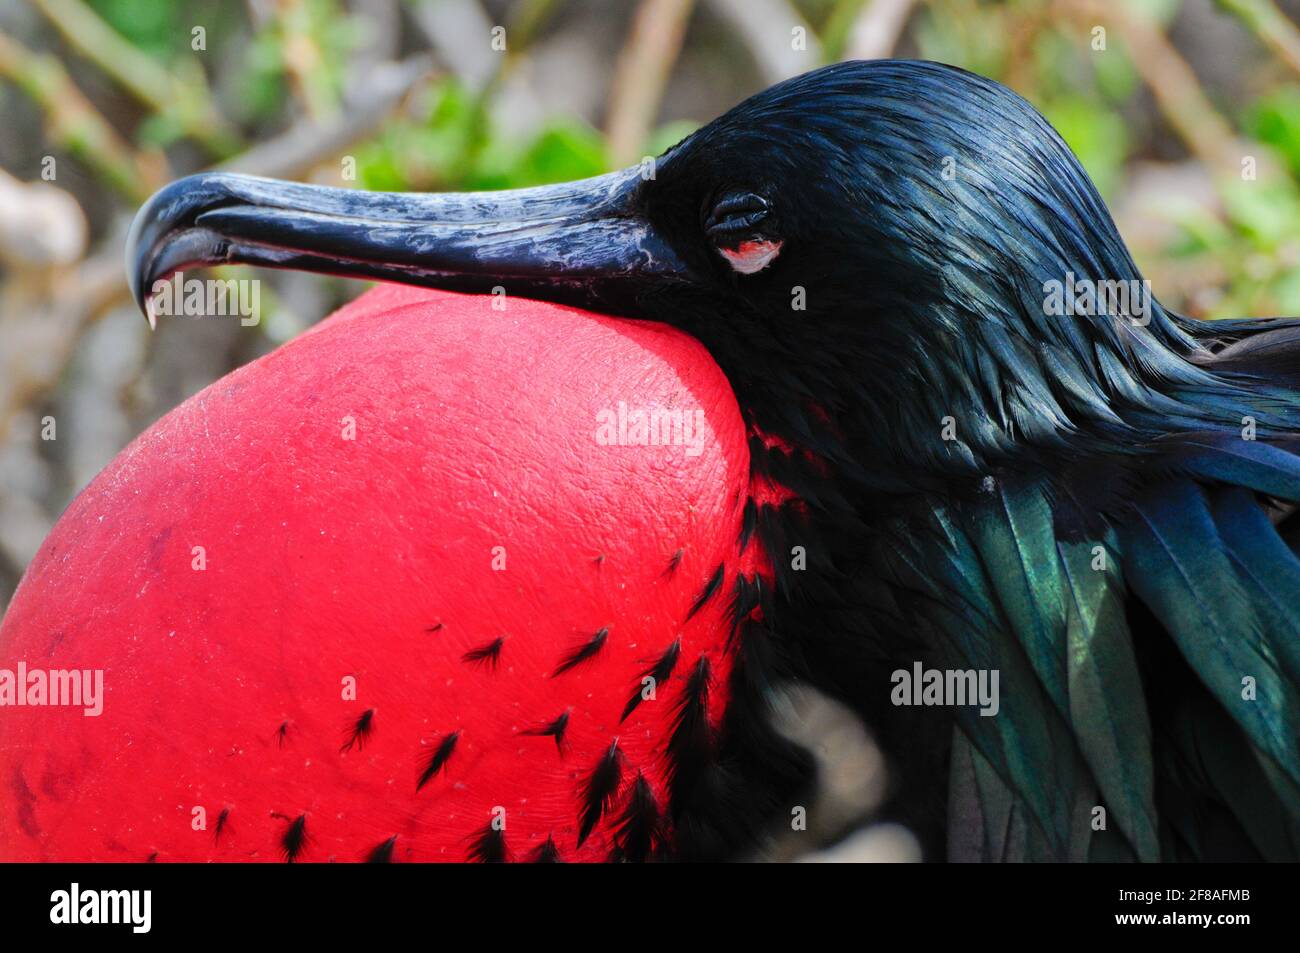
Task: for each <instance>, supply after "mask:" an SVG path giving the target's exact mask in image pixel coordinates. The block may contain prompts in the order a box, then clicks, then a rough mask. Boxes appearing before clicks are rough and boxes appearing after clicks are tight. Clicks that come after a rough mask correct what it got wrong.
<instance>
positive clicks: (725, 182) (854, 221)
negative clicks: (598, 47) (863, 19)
mask: <svg viewBox="0 0 1300 953" xmlns="http://www.w3.org/2000/svg"><path fill="white" fill-rule="evenodd" d="M218 263H220V264H225V263H246V264H253V265H264V266H270V267H275V268H292V269H302V270H307V271H316V272H327V273H332V274H336V275H346V276H353V277H358V278H368V279H380V280H383V281H390V282H400V283H407V284H415V285H422V286H428V287H433V288H441V289H450V290H455V291H470V292H487V291H489V290H491V289H492V288H495V287H498V286H502V287H504V288H505V289H506V290H507V291H508V293H510V294H511V295H518V296H523V297H529V298H536V299H540V300H546V301H553V302H561V303H564V304H572V305H577V306H580V307H582V308H584V309H587V310H590V311H594V312H599V313H603V314H607V315H614V316H618V317H623V318H629V319H638V320H644V321H652V322H662V323H664V324H668V325H671V326H673V327H675V328H679V329H682V330H684V331H686V332H687V333H688V334H690V335H692V336H693V337H695V338H696V339H698V341H699V342H701V343H702V344H703V345H704V346H705V347H706V348H707V349H708V352H709V353H710V354H711V355H712V357H713V359H714V360H715V361H716V362H717V364H718V366H719V367H720V368H721V369H722V371H723V372H724V373H725V375H726V378H727V380H728V381H729V382H730V384H731V387H732V388H733V390H734V393H735V396H736V399H737V401H738V403H739V407H740V411H741V413H742V415H743V418H744V421H745V423H746V426H747V428H748V431H749V434H750V466H751V480H750V485H751V487H752V488H753V492H752V495H751V497H750V499H749V500H748V502H747V503H746V504H745V508H744V521H743V529H742V538H741V542H742V544H743V545H744V546H746V547H750V548H754V547H757V548H759V549H760V550H761V552H762V554H764V555H765V557H766V559H767V560H768V561H769V562H770V565H771V569H772V583H771V584H766V583H764V581H763V579H762V577H758V576H756V577H752V578H746V577H740V578H738V579H737V580H736V582H735V585H734V591H732V592H731V593H730V598H731V600H732V602H733V607H734V615H735V618H736V619H737V629H738V631H737V633H736V635H735V639H736V641H737V643H738V644H739V645H741V646H743V647H744V649H743V650H744V651H745V652H746V653H747V656H746V664H745V673H744V676H743V677H742V678H739V679H737V680H735V681H734V683H733V687H732V690H733V695H732V699H731V705H732V707H733V709H734V710H733V711H732V712H730V713H729V714H728V723H729V725H730V728H729V730H728V731H727V732H726V733H725V737H724V740H723V746H724V747H723V750H722V753H721V756H720V757H719V758H718V759H717V760H716V763H712V764H711V765H709V766H707V768H704V767H701V768H700V771H697V772H690V771H683V772H681V773H679V775H678V776H677V778H676V782H675V783H676V784H677V788H676V789H675V790H674V791H673V801H674V804H673V815H674V817H675V818H676V819H677V821H678V824H677V826H678V836H677V837H676V838H675V839H674V841H673V843H674V846H675V849H676V851H677V852H678V854H679V855H680V856H727V855H728V854H734V852H735V851H737V850H739V849H741V846H742V845H743V844H744V843H745V842H746V839H747V837H749V836H750V835H752V833H753V830H754V829H755V828H756V827H757V826H758V824H759V820H760V815H762V814H763V812H764V811H765V810H770V809H771V805H773V804H776V803H780V802H781V797H782V795H783V792H788V791H790V790H793V789H795V788H797V787H798V786H799V785H800V784H802V783H804V782H805V781H806V780H807V776H808V771H809V764H808V760H807V758H806V757H805V756H804V755H803V754H802V753H801V752H800V751H799V750H798V749H796V748H794V747H793V746H792V745H791V744H790V743H789V742H787V741H785V740H784V739H783V738H782V737H781V736H780V735H779V734H777V733H776V732H774V731H772V730H770V729H769V728H768V727H765V726H764V725H761V724H759V723H757V717H756V716H755V717H754V718H749V717H747V716H748V715H749V714H751V712H750V711H749V710H748V709H746V707H745V706H746V704H747V701H746V699H747V697H748V695H747V693H754V692H758V691H760V690H761V689H762V687H764V686H766V685H768V684H769V683H770V682H771V681H773V680H777V679H781V678H795V679H803V680H806V681H808V682H810V683H811V684H813V685H816V686H817V687H819V688H820V689H822V690H824V691H826V692H829V693H831V694H832V695H834V696H836V697H838V698H840V699H843V700H844V701H845V702H846V703H847V704H848V705H849V706H851V707H852V708H853V709H854V710H855V711H856V712H858V713H859V714H860V715H861V717H862V718H863V719H864V720H865V722H866V724H867V725H868V726H869V727H870V729H871V730H872V731H873V732H874V733H875V735H876V737H877V738H878V739H879V740H880V743H881V745H882V747H883V749H884V751H885V753H886V755H887V756H888V758H889V762H890V764H891V766H892V768H893V775H894V778H895V782H896V783H895V784H894V786H893V789H892V793H891V800H890V805H889V807H888V809H887V811H886V814H887V815H888V816H892V817H896V818H898V819H901V820H902V821H904V822H905V823H906V824H908V825H909V826H910V827H911V828H912V829H913V830H914V831H916V832H917V834H918V836H919V837H920V839H921V841H922V842H923V844H924V845H925V847H926V850H927V855H928V856H930V857H933V858H941V857H944V856H948V857H955V858H993V859H1013V858H1017V859H1140V860H1158V859H1166V860H1171V859H1179V860H1182V859H1196V860H1202V859H1214V858H1266V859H1282V858H1294V857H1296V856H1297V855H1300V827H1298V826H1297V823H1298V821H1300V694H1298V693H1297V686H1300V637H1297V634H1296V633H1297V632H1298V631H1300V559H1298V558H1297V546H1298V545H1300V535H1298V534H1297V529H1300V517H1296V516H1295V515H1294V514H1295V508H1296V504H1297V502H1300V322H1298V321H1295V320H1283V319H1277V320H1223V321H1215V322H1200V321H1196V320H1191V319H1189V318H1186V317H1183V316H1181V315H1179V314H1176V313H1174V312H1173V311H1171V310H1169V309H1167V308H1165V307H1163V306H1162V305H1161V304H1160V303H1159V302H1158V301H1157V300H1156V299H1155V298H1153V297H1150V296H1148V295H1146V294H1145V291H1144V289H1145V287H1146V286H1145V285H1144V284H1143V281H1142V276H1141V274H1140V272H1139V270H1138V268H1137V266H1136V265H1135V264H1134V262H1133V259H1132V257H1131V256H1130V254H1129V252H1128V250H1127V249H1126V247H1125V245H1124V242H1123V240H1122V239H1121V237H1120V235H1119V233H1118V231H1117V229H1116V226H1115V224H1114V222H1113V220H1112V218H1111V216H1110V215H1109V213H1108V211H1107V208H1106V206H1105V204H1104V203H1103V201H1102V199H1101V197H1100V196H1099V194H1098V192H1097V190H1096V188H1095V187H1094V186H1093V184H1092V182H1091V181H1090V180H1089V178H1088V176H1087V174H1086V173H1085V172H1084V170H1083V168H1082V167H1081V165H1080V163H1079V162H1078V160H1077V159H1076V158H1075V156H1074V155H1073V154H1072V153H1071V151H1070V149H1069V148H1068V146H1067V145H1066V144H1065V142H1064V141H1063V140H1062V139H1061V137H1060V136H1059V135H1058V134H1057V133H1056V132H1055V131H1054V130H1053V128H1052V127H1051V126H1050V125H1049V123H1048V122H1047V121H1046V120H1045V119H1044V118H1043V117H1042V116H1041V115H1040V114H1039V113H1038V112H1037V111H1036V110H1035V109H1034V108H1033V107H1032V106H1031V105H1030V104H1029V103H1027V102H1026V101H1025V100H1024V99H1022V98H1021V97H1020V96H1018V95H1016V94H1015V93H1013V92H1011V91H1010V90H1008V89H1007V88H1005V87H1004V86H1002V85H999V84H998V83H996V82H993V81H990V80H988V79H985V78H982V77H979V76H976V75H973V74H971V73H968V72H964V71H962V70H960V69H956V68H952V67H949V66H943V65H938V64H935V63H929V62H907V61H877V62H851V63H841V64H838V65H834V66H829V67H826V68H824V69H819V70H816V71H814V72H811V73H808V74H806V75H803V76H800V77H797V78H794V79H791V80H789V81H787V82H783V83H781V84H779V85H776V86H774V87H772V88H770V89H768V90H766V91H764V92H762V93H759V94H758V95H755V96H753V97H752V98H750V99H747V100H745V101H744V102H742V103H741V104H740V105H738V106H736V107H735V108H734V109H732V110H731V111H730V112H728V113H726V114H725V115H723V116H721V117H720V118H718V119H716V120H714V121H712V122H710V123H709V124H707V125H705V126H704V127H702V128H701V129H699V130H698V131H697V132H695V133H694V134H693V135H691V136H689V137H687V138H686V139H684V140H683V141H682V142H680V143H678V144H677V145H675V146H674V147H672V148H671V149H669V150H668V151H667V152H666V153H665V154H664V155H662V156H661V157H659V158H658V159H657V160H656V161H655V162H654V163H653V164H646V165H641V166H637V167H634V168H631V169H628V170H626V171H621V172H615V173H612V174H609V175H604V176H600V177H597V178H593V179H588V180H584V181H579V182H572V183H567V184H563V185H554V186H545V187H539V188H531V189H523V190H515V191H506V192H498V193H483V194H379V193H367V192H362V191H356V190H349V189H338V188H326V187H320V186H313V185H302V184H293V183H286V182H277V181H269V180H264V179H257V178H249V177H244V176H238V175H231V174H224V173H211V174H202V175H197V176H194V177H191V178H187V179H183V180H181V181H178V182H176V183H175V184H173V185H170V186H168V187H167V188H165V189H163V190H162V191H161V192H160V193H159V194H158V195H156V196H155V197H154V198H153V199H152V200H151V201H150V202H149V203H148V204H147V205H146V206H145V208H144V209H143V210H142V211H141V212H140V214H139V216H138V218H137V220H136V222H135V225H134V228H133V230H132V234H131V240H130V247H129V249H128V265H129V268H130V273H131V281H132V288H133V291H134V293H135V296H136V298H137V300H138V301H139V302H140V303H141V305H142V306H143V307H146V309H147V306H148V305H147V303H148V299H149V296H150V294H151V290H152V289H153V287H154V284H155V282H157V281H158V280H160V279H165V278H167V277H168V276H169V275H171V274H172V273H173V272H175V271H176V270H178V269H181V268H185V267H189V266H194V265H200V264H218ZM1087 282H1093V283H1094V284H1095V285H1097V286H1098V287H1123V288H1132V289H1135V290H1134V293H1133V295H1132V297H1129V298H1124V297H1121V296H1118V295H1111V296H1110V297H1109V298H1108V299H1106V301H1105V302H1104V303H1105V304H1106V306H1104V307H1098V306H1097V305H1098V301H1099V300H1100V297H1101V296H1099V295H1094V296H1093V298H1092V300H1091V301H1088V302H1084V301H1082V300H1081V295H1080V294H1079V292H1078V290H1077V289H1078V288H1079V287H1081V286H1083V285H1085V284H1086V283H1087ZM1108 283H1109V284H1108ZM1061 287H1065V288H1066V289H1067V292H1066V298H1067V299H1068V300H1067V302H1066V307H1065V308H1061V307H1054V306H1053V304H1052V289H1059V288H1061ZM1058 304H1059V297H1058ZM1076 305H1077V306H1076ZM796 549H798V550H799V552H800V553H802V554H804V555H805V556H806V565H804V564H801V563H800V562H799V561H798V560H795V559H792V558H791V553H792V551H794V550H796ZM756 609H757V610H761V611H754V610H756ZM914 670H915V671H917V672H921V671H925V672H929V671H938V672H940V673H948V672H954V671H955V672H967V671H975V672H980V673H989V672H996V673H997V675H998V685H999V689H998V691H999V700H998V705H997V712H996V714H991V715H990V713H989V712H987V711H985V712H983V713H981V710H980V708H979V707H978V706H976V705H972V704H955V705H954V704H920V705H917V704H909V703H907V702H908V701H909V698H908V697H907V693H906V692H904V693H902V695H901V696H900V693H899V692H897V691H896V688H897V686H898V675H897V673H899V672H904V673H907V672H912V671H914ZM940 700H942V699H940ZM706 770H707V771H709V772H711V774H709V776H708V777H707V778H704V779H701V777H700V776H699V775H700V772H703V771H706ZM688 775H689V776H690V779H689V780H690V784H689V786H688V785H687V781H686V780H684V779H685V778H687V776H688Z"/></svg>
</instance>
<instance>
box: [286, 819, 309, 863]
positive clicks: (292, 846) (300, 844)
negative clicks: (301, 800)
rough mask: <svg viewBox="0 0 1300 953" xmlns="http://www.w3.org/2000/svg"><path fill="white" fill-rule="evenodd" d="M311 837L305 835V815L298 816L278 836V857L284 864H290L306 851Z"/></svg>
mask: <svg viewBox="0 0 1300 953" xmlns="http://www.w3.org/2000/svg"><path fill="white" fill-rule="evenodd" d="M310 841H311V837H310V836H309V835H308V834H307V815H306V814H299V815H298V816H297V817H296V818H294V819H293V820H292V821H290V822H289V826H288V827H286V828H285V829H284V833H283V834H281V835H280V855H281V856H282V857H284V860H285V863H289V864H292V863H293V862H294V861H296V860H298V858H300V857H301V856H302V853H303V851H305V850H306V849H307V844H308V843H309V842H310Z"/></svg>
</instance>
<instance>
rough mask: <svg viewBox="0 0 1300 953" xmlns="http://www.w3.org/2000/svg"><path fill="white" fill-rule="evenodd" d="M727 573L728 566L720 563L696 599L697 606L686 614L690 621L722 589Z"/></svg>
mask: <svg viewBox="0 0 1300 953" xmlns="http://www.w3.org/2000/svg"><path fill="white" fill-rule="evenodd" d="M725 572H726V566H725V565H724V564H723V563H718V568H717V569H715V570H714V571H713V576H712V577H711V578H710V579H709V581H708V582H706V583H705V584H704V588H703V589H702V590H701V591H700V594H699V596H698V597H697V598H696V600H695V604H694V605H692V606H691V610H690V611H689V612H687V613H686V618H687V619H688V620H689V619H690V618H691V617H692V616H693V615H695V613H697V612H699V611H700V610H701V609H703V608H704V605H705V603H707V602H708V601H709V600H710V599H712V598H713V597H714V595H716V594H717V591H718V589H719V588H721V586H722V577H723V575H724V574H725Z"/></svg>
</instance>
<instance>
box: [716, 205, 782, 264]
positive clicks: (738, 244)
mask: <svg viewBox="0 0 1300 953" xmlns="http://www.w3.org/2000/svg"><path fill="white" fill-rule="evenodd" d="M770 215H771V205H770V204H769V203H768V201H767V199H765V198H763V196H761V195H756V194H754V193H753V192H728V193H727V194H725V195H723V196H722V197H721V198H720V199H718V201H717V202H716V203H715V204H714V206H713V210H712V211H711V212H710V213H709V216H708V218H706V219H705V220H704V232H705V234H706V235H708V236H709V237H710V238H711V239H713V244H714V246H715V247H716V248H717V250H718V254H720V255H721V256H722V257H723V258H724V259H726V261H727V263H728V264H730V265H731V267H732V268H734V269H735V270H736V271H738V272H739V273H740V274H742V275H752V274H754V272H757V271H762V270H763V269H764V268H766V267H767V266H768V265H770V264H771V263H772V262H773V261H774V260H775V259H776V256H777V255H778V254H780V251H781V241H780V239H778V238H776V237H775V236H773V235H771V234H770V233H769V232H770V224H771V223H770ZM764 222H768V226H769V227H768V228H764V227H763V223H764Z"/></svg>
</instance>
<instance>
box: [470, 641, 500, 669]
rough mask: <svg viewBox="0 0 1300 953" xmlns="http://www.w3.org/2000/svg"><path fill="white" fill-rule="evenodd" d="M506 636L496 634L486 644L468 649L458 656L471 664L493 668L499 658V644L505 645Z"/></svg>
mask: <svg viewBox="0 0 1300 953" xmlns="http://www.w3.org/2000/svg"><path fill="white" fill-rule="evenodd" d="M505 643H506V637H505V636H504V635H502V636H498V637H497V638H495V639H493V640H492V641H491V642H489V643H487V644H486V645H480V646H479V647H478V648H476V649H470V650H469V651H468V652H466V653H465V654H464V655H462V656H461V657H460V660H461V661H462V662H469V663H470V664H471V665H482V666H486V667H487V668H490V669H493V670H495V669H496V667H497V662H498V660H499V659H500V658H501V646H503V645H505Z"/></svg>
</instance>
